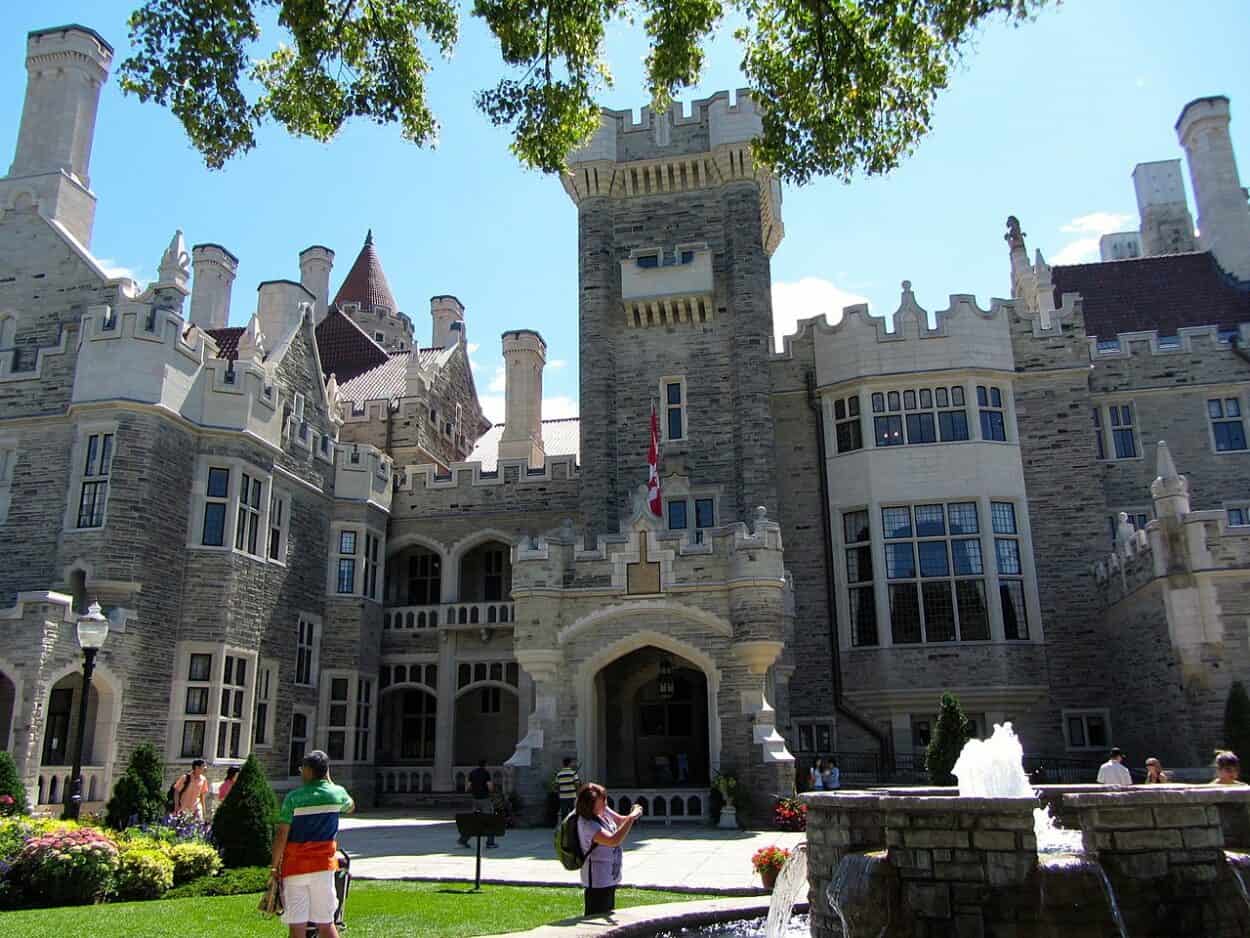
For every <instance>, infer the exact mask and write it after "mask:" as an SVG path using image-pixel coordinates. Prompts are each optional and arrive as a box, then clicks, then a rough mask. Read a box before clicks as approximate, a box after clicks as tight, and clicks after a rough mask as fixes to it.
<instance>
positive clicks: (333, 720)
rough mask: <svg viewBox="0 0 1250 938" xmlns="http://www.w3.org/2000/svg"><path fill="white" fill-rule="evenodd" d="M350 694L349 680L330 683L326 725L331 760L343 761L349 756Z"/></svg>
mask: <svg viewBox="0 0 1250 938" xmlns="http://www.w3.org/2000/svg"><path fill="white" fill-rule="evenodd" d="M347 694H348V679H347V678H345V677H336V678H333V679H331V681H330V709H329V713H328V719H327V721H326V725H327V726H328V727H329V732H328V733H327V734H326V755H328V756H329V757H330V758H331V759H337V760H339V761H342V760H343V759H345V758H346V756H347V727H348V723H347V708H348V705H349V703H350V702H351V701H350V699H349V698H348V696H347Z"/></svg>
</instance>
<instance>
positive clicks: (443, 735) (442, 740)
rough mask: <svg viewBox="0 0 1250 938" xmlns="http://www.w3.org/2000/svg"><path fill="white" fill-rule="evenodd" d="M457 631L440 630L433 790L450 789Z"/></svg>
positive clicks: (454, 712)
mask: <svg viewBox="0 0 1250 938" xmlns="http://www.w3.org/2000/svg"><path fill="white" fill-rule="evenodd" d="M456 646H457V636H456V633H455V632H453V631H451V630H450V629H444V630H443V631H441V632H439V643H438V718H437V720H435V723H434V786H433V787H434V790H435V791H451V790H452V777H451V775H452V766H453V765H454V762H455V759H454V757H455V746H456Z"/></svg>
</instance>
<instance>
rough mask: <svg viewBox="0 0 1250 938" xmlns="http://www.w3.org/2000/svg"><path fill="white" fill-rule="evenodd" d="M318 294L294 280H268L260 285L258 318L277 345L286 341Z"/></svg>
mask: <svg viewBox="0 0 1250 938" xmlns="http://www.w3.org/2000/svg"><path fill="white" fill-rule="evenodd" d="M314 300H315V297H314V296H313V295H312V294H311V293H309V292H308V290H306V289H304V287H303V286H301V285H300V284H298V283H296V282H295V281H294V280H266V281H265V282H264V283H262V284H261V285H260V286H258V287H257V288H256V322H257V323H258V324H259V325H260V331H261V333H262V334H263V335H264V336H265V337H266V338H267V339H268V340H269V341H270V342H271V343H274V344H275V345H276V344H277V343H280V342H282V340H283V339H285V338H286V336H287V333H289V332H290V331H291V330H292V329H293V328H294V327H295V326H296V325H298V324H299V322H300V320H301V319H303V317H304V312H305V310H306V309H310V308H311V307H312V305H313V302H314Z"/></svg>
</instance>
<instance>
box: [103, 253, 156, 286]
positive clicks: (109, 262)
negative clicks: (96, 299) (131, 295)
mask: <svg viewBox="0 0 1250 938" xmlns="http://www.w3.org/2000/svg"><path fill="white" fill-rule="evenodd" d="M99 261H100V267H102V268H103V269H104V273H105V275H106V276H108V277H110V278H114V277H129V278H130V279H131V280H133V281H134V282H135V283H139V284H142V283H143V281H144V279H145V278H144V276H143V271H142V270H141V269H140V268H138V267H127V266H126V265H125V264H119V263H117V261H115V260H113V259H112V258H111V257H102V258H100V259H99Z"/></svg>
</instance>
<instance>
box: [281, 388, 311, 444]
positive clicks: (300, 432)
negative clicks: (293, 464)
mask: <svg viewBox="0 0 1250 938" xmlns="http://www.w3.org/2000/svg"><path fill="white" fill-rule="evenodd" d="M307 408H308V401H307V398H305V397H304V395H303V394H302V393H301V392H299V391H295V392H294V393H293V395H292V397H291V416H290V417H288V418H287V436H288V437H289V438H290V440H291V442H292V443H294V444H295V445H296V446H298V447H300V448H301V449H306V450H309V451H310V452H311V451H312V450H313V449H314V447H313V432H314V431H313V429H312V425H311V424H310V423H309V421H308V411H307Z"/></svg>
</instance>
